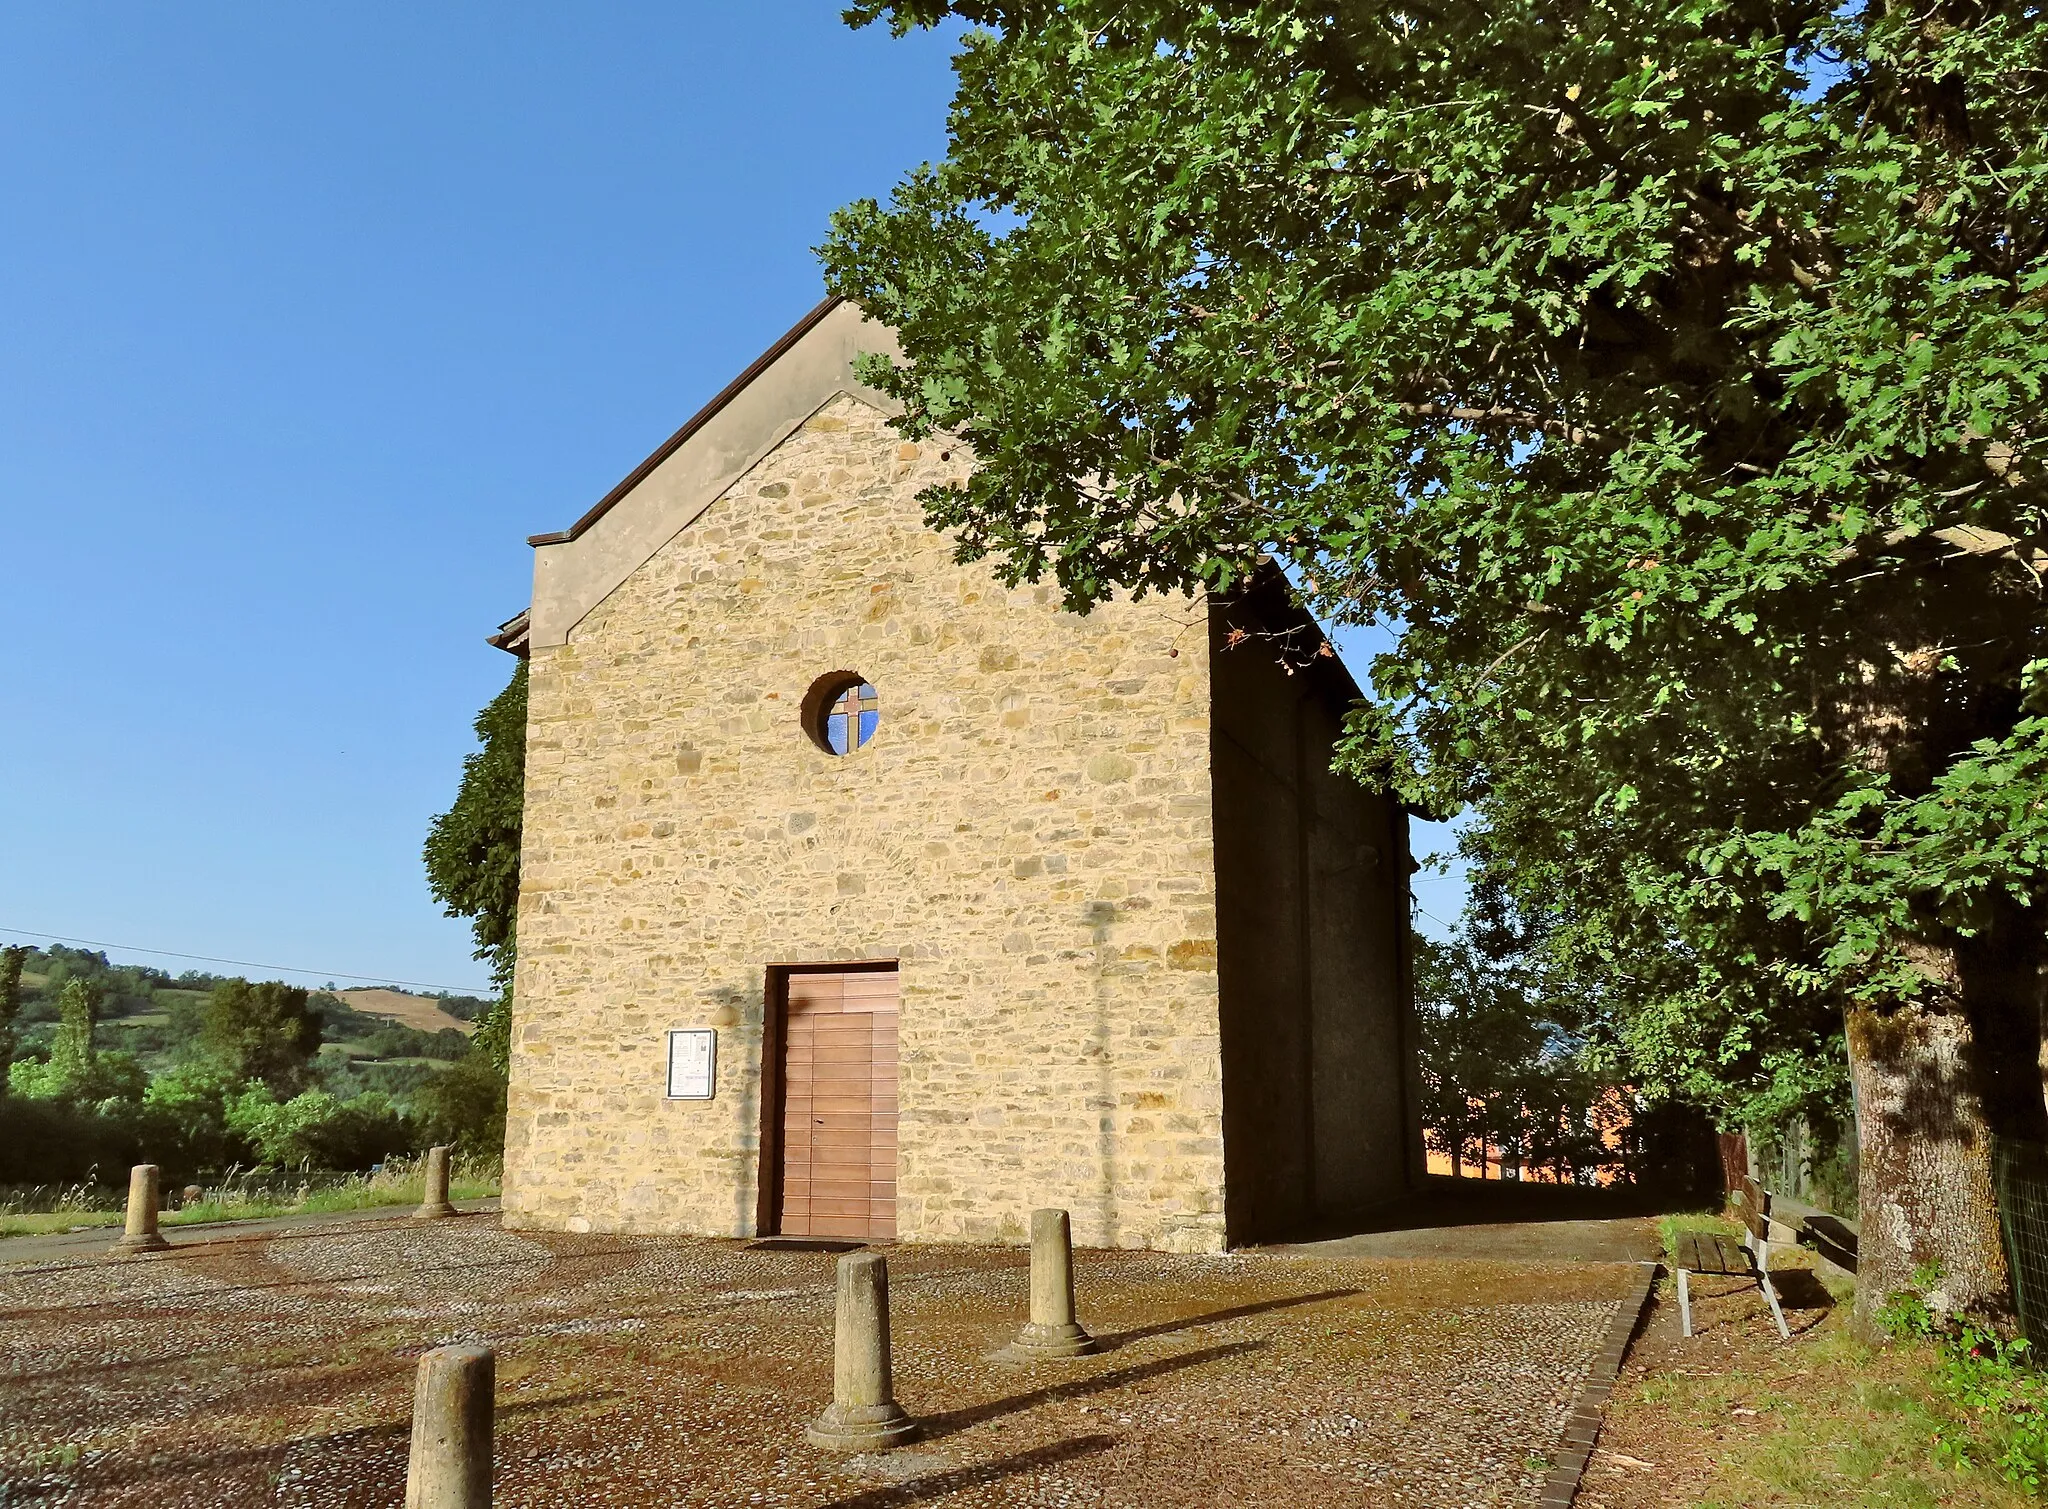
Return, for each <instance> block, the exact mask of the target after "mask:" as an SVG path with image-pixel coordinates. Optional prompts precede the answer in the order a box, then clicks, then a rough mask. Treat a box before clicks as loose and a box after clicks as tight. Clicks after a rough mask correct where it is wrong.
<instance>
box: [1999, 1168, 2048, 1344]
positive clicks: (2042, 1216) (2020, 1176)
mask: <svg viewBox="0 0 2048 1509" xmlns="http://www.w3.org/2000/svg"><path fill="white" fill-rule="evenodd" d="M1991 1180H1992V1186H1993V1188H1994V1189H1995V1190H1996V1192H1997V1194H1998V1226H1999V1231H2000V1233H2001V1235H2002V1236H2003V1237H2004V1240H2005V1261H2006V1265H2007V1267H2008V1268H2010V1269H2011V1271H2012V1297H2013V1308H2014V1309H2016V1310H2017V1311H2018V1312H2019V1320H2020V1330H2021V1331H2022V1332H2024V1333H2025V1335H2026V1338H2027V1340H2028V1341H2030V1342H2032V1343H2033V1344H2034V1346H2035V1347H2037V1348H2042V1349H2044V1350H2048V1146H2044V1145H2043V1144H2041V1143H2038V1142H2023V1141H2021V1140H2019V1139H2018V1138H2013V1137H1994V1138H1992V1139H1991Z"/></svg>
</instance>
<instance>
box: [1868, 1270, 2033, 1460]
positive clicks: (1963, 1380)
mask: <svg viewBox="0 0 2048 1509" xmlns="http://www.w3.org/2000/svg"><path fill="white" fill-rule="evenodd" d="M1940 1280H1941V1274H1940V1272H1939V1270H1937V1269H1935V1268H1933V1267H1922V1268H1919V1269H1916V1270H1915V1271H1914V1274H1913V1285H1914V1287H1913V1288H1912V1289H1910V1290H1907V1291H1905V1292H1903V1293H1899V1294H1894V1295H1893V1296H1892V1297H1891V1298H1890V1299H1888V1300H1887V1301H1885V1303H1884V1306H1883V1308H1881V1309H1880V1310H1879V1311H1878V1313H1877V1319H1878V1324H1879V1325H1880V1326H1881V1327H1882V1328H1883V1329H1884V1330H1885V1331H1886V1332H1888V1333H1889V1334H1891V1335H1892V1336H1895V1337H1901V1338H1910V1339H1914V1340H1919V1341H1925V1342H1927V1343H1929V1344H1931V1345H1932V1346H1933V1347H1934V1349H1935V1355H1936V1356H1937V1357H1938V1358H1939V1360H1940V1371H1939V1373H1938V1374H1937V1375H1936V1384H1937V1386H1938V1387H1939V1388H1940V1390H1941V1392H1942V1393H1943V1394H1944V1395H1946V1396H1947V1397H1948V1398H1949V1399H1950V1400H1951V1401H1953V1402H1954V1403H1956V1404H1958V1405H1960V1406H1962V1407H1963V1408H1964V1409H1966V1410H1968V1411H1969V1412H1970V1413H1971V1414H1972V1415H1974V1416H1975V1417H1976V1418H1977V1419H1978V1421H1979V1422H1980V1423H1982V1424H1983V1425H1984V1426H1985V1427H1987V1429H1988V1430H1989V1433H1990V1434H1991V1436H1992V1438H1993V1440H1994V1442H1995V1443H1996V1447H1997V1451H1996V1455H1995V1457H1994V1459H1993V1465H1995V1466H1996V1467H1997V1468H1998V1470H1999V1471H2000V1472H2002V1473H2004V1474H2005V1477H2006V1480H2007V1481H2008V1482H2012V1483H2018V1484H2021V1485H2023V1486H2024V1487H2025V1488H2026V1490H2027V1491H2028V1492H2029V1493H2039V1492H2040V1491H2041V1487H2042V1484H2043V1483H2044V1482H2048V1374H2043V1373H2041V1372H2040V1371H2038V1370H2037V1369H2036V1368H2035V1367H2034V1366H2033V1365H2032V1364H2033V1359H2032V1354H2031V1351H2030V1349H2029V1347H2028V1345H2027V1342H2026V1340H2025V1339H2024V1338H2021V1337H2008V1336H2003V1335H2001V1334H2000V1333H1999V1332H1998V1331H1996V1330H1995V1329H1993V1328H1992V1327H1991V1326H1990V1325H1987V1324H1986V1323H1985V1322H1983V1321H1982V1320H1979V1319H1976V1318H1973V1317H1970V1316H1962V1315H1951V1314H1947V1313H1945V1312H1943V1311H1941V1310H1938V1309H1936V1308H1935V1307H1934V1306H1932V1305H1931V1304H1929V1303H1928V1300H1927V1294H1928V1293H1929V1292H1930V1291H1932V1290H1933V1289H1934V1288H1935V1287H1936V1286H1937V1285H1938V1284H1939V1283H1940ZM1935 1452H1936V1455H1937V1456H1938V1457H1939V1458H1940V1459H1941V1460H1942V1461H1943V1462H1945V1463H1947V1464H1949V1465H1957V1464H1960V1463H1965V1462H1969V1461H1972V1460H1974V1459H1975V1457H1976V1455H1977V1447H1976V1445H1975V1443H1974V1442H1973V1441H1972V1440H1971V1439H1970V1438H1969V1437H1967V1436H1966V1435H1964V1434H1962V1433H1960V1432H1956V1431H1951V1430H1940V1431H1937V1433H1936V1435H1935Z"/></svg>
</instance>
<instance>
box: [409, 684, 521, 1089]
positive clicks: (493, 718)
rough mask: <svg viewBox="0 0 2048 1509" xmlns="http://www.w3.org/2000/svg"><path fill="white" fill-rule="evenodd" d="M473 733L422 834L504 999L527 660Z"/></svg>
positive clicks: (452, 907)
mask: <svg viewBox="0 0 2048 1509" xmlns="http://www.w3.org/2000/svg"><path fill="white" fill-rule="evenodd" d="M476 736H477V738H478V739H479V740H480V741H481V742H482V745H483V747H482V748H481V749H479V750H477V751H476V752H475V753H474V754H470V755H467V756H465V757H464V758H463V761H462V784H461V785H460V787H458V788H457V790H456V793H455V805H454V806H452V807H450V808H449V809H448V810H447V811H446V812H444V813H442V814H441V815H440V816H439V817H437V818H435V819H434V821H433V825H432V826H431V827H430V828H429V829H428V832H427V844H426V852H425V858H426V864H427V886H428V889H430V890H431V891H432V892H433V893H434V895H435V897H436V898H438V899H439V900H440V901H441V903H442V904H443V905H444V906H445V907H446V908H447V909H448V915H449V916H451V917H467V918H468V919H469V924H470V930H471V932H472V933H474V935H475V937H476V956H477V957H478V958H479V959H487V960H489V961H490V965H491V978H492V980H493V981H494V982H495V983H496V984H497V986H498V989H499V992H500V994H501V997H502V996H507V995H509V994H510V993H511V989H512V968H513V960H514V958H515V955H516V952H517V939H516V932H517V927H518V922H519V835H520V824H521V821H522V818H523V815H524V813H525V808H526V662H525V661H524V660H522V661H520V662H519V664H518V667H517V668H516V669H515V670H514V671H513V672H512V680H511V681H510V682H509V683H508V684H507V685H506V687H505V689H504V690H503V691H502V692H500V693H499V694H498V695H497V696H496V697H494V698H492V699H491V701H490V702H489V703H488V704H486V706H485V707H484V710H483V711H482V712H480V713H478V714H477V718H476ZM486 1019H487V1020H488V1013H486ZM500 1067H503V1066H502V1064H501V1065H500Z"/></svg>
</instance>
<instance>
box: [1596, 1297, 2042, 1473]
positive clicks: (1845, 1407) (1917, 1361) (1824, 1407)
mask: <svg viewBox="0 0 2048 1509" xmlns="http://www.w3.org/2000/svg"><path fill="white" fill-rule="evenodd" d="M1938 1368H1939V1363H1938V1361H1937V1359H1936V1357H1935V1354H1934V1351H1933V1349H1932V1348H1931V1347H1929V1346H1927V1345H1925V1344H1923V1343H1918V1342H1913V1343H1890V1344H1885V1345H1880V1346H1872V1345H1869V1344H1866V1343H1864V1342H1862V1341H1859V1340H1858V1339H1856V1338H1855V1337H1854V1336H1853V1335H1851V1334H1850V1333H1849V1331H1848V1330H1847V1329H1846V1328H1845V1327H1842V1326H1839V1325H1834V1324H1830V1325H1829V1326H1828V1327H1827V1328H1826V1329H1824V1330H1823V1331H1822V1332H1821V1333H1820V1334H1818V1335H1816V1336H1814V1337H1813V1338H1812V1339H1811V1340H1810V1341H1808V1342H1806V1343H1804V1344H1802V1345H1800V1346H1797V1347H1793V1348H1784V1349H1778V1350H1774V1351H1771V1352H1767V1353H1759V1354H1757V1357H1756V1360H1755V1361H1754V1362H1753V1363H1752V1364H1751V1365H1748V1366H1738V1367H1733V1368H1730V1369H1728V1370H1726V1371H1717V1372H1693V1371H1680V1370H1673V1371H1668V1372H1660V1373H1655V1374H1652V1375H1651V1376H1650V1377H1648V1378H1646V1379H1644V1380H1643V1382H1642V1383H1641V1384H1640V1385H1638V1387H1637V1388H1636V1389H1635V1390H1634V1392H1633V1394H1632V1395H1631V1396H1629V1397H1626V1398H1621V1399H1618V1400H1617V1401H1616V1402H1617V1405H1618V1406H1619V1407H1620V1408H1621V1409H1624V1410H1629V1411H1642V1412H1644V1413H1647V1414H1649V1415H1651V1416H1653V1417H1656V1418H1654V1419H1652V1420H1648V1421H1643V1422H1642V1423H1643V1424H1645V1425H1647V1426H1649V1427H1650V1428H1651V1430H1652V1431H1653V1433H1654V1435H1655V1436H1656V1437H1657V1438H1659V1440H1660V1442H1661V1445H1662V1452H1663V1453H1669V1452H1672V1451H1675V1450H1677V1449H1678V1443H1679V1442H1680V1441H1691V1442H1695V1443H1698V1444H1699V1446H1700V1447H1704V1448H1705V1450H1706V1453H1707V1456H1708V1458H1709V1459H1710V1460H1711V1463H1712V1471H1711V1474H1710V1476H1709V1478H1708V1481H1707V1482H1706V1484H1705V1485H1704V1486H1703V1487H1702V1488H1701V1490H1700V1491H1699V1496H1698V1497H1697V1498H1691V1497H1690V1496H1688V1499H1689V1501H1690V1502H1693V1503H1696V1504H1697V1505H1698V1506H1699V1509H1761V1506H1787V1509H1789V1506H1793V1505H1797V1506H1799V1509H1935V1506H1941V1509H2019V1506H2021V1505H2030V1504H2032V1505H2037V1504H2039V1502H2040V1500H2038V1499H2036V1498H2033V1497H2031V1496H2029V1495H2028V1494H2027V1493H2026V1492H2025V1491H2024V1490H2022V1489H2020V1488H2018V1487H2015V1486H2014V1485H2012V1484H2010V1483H2008V1482H2006V1481H2005V1479H2004V1477H2003V1476H2002V1475H2001V1474H2000V1473H1999V1472H1998V1471H1997V1469H1996V1468H1995V1467H1993V1466H1991V1465H1990V1463H1991V1462H1992V1461H1993V1460H1994V1459H1995V1458H1996V1456H1997V1445H1998V1443H1997V1441H1996V1438H1995V1432H1996V1428H1995V1426H1992V1425H1990V1424H1987V1423H1986V1422H1983V1421H1980V1420H1977V1419H1975V1418H1973V1417H1972V1416H1970V1415H1969V1414H1968V1412H1966V1411H1964V1410H1961V1409H1959V1408H1957V1407H1956V1406H1954V1405H1952V1404H1950V1403H1949V1402H1947V1401H1946V1400H1944V1399H1943V1398H1942V1396H1941V1394H1940V1393H1939V1392H1938V1390H1937V1388H1936V1375H1937V1371H1938ZM1737 1411H1741V1412H1742V1413H1741V1414H1739V1415H1738V1414H1737ZM1938 1434H1948V1435H1949V1436H1951V1438H1960V1439H1963V1440H1966V1441H1968V1442H1970V1443H1971V1445H1972V1446H1973V1448H1974V1449H1972V1450H1970V1451H1967V1452H1966V1453H1964V1454H1962V1459H1961V1460H1954V1459H1953V1458H1951V1459H1950V1460H1946V1461H1945V1460H1942V1459H1940V1458H1938V1457H1937V1455H1936V1450H1935V1439H1936V1436H1937V1435H1938ZM1631 1449H1635V1450H1647V1451H1649V1452H1650V1453H1651V1454H1652V1455H1655V1456H1658V1459H1659V1460H1660V1461H1665V1460H1669V1458H1668V1456H1665V1455H1663V1454H1661V1453H1660V1451H1659V1450H1658V1448H1657V1447H1651V1446H1635V1447H1632V1448H1631Z"/></svg>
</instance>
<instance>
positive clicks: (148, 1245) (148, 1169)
mask: <svg viewBox="0 0 2048 1509" xmlns="http://www.w3.org/2000/svg"><path fill="white" fill-rule="evenodd" d="M156 1212H157V1193H156V1165H155V1164H154V1163H138V1164H136V1165H135V1167H133V1168H131V1169H130V1170H128V1226H127V1229H126V1230H125V1231H123V1232H122V1233H121V1240H120V1241H118V1242H116V1243H115V1244H114V1245H113V1247H112V1249H111V1250H112V1251H114V1252H162V1251H163V1250H164V1249H165V1248H166V1247H168V1246H170V1245H171V1244H170V1243H169V1242H166V1241H165V1240H164V1238H163V1233H162V1232H160V1231H158V1230H157V1229H156Z"/></svg>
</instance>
